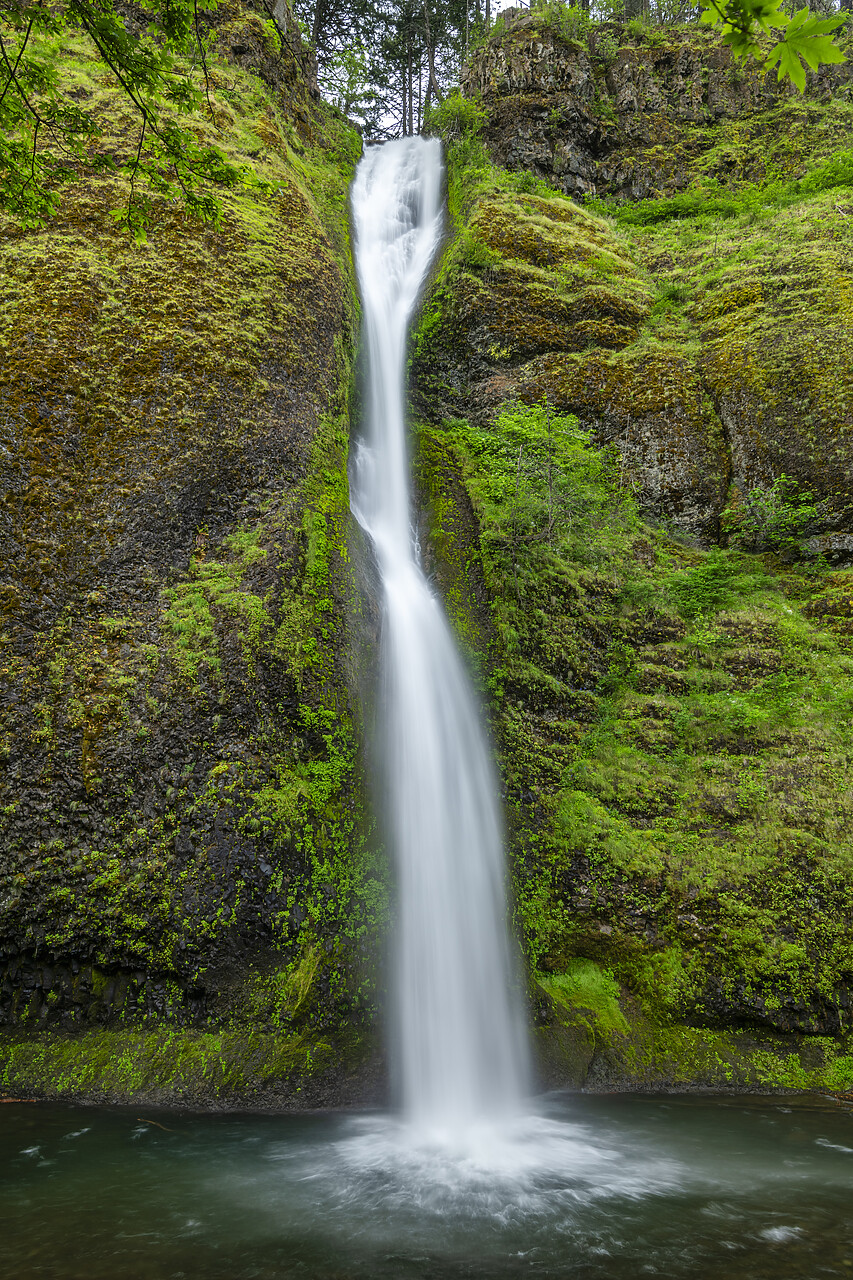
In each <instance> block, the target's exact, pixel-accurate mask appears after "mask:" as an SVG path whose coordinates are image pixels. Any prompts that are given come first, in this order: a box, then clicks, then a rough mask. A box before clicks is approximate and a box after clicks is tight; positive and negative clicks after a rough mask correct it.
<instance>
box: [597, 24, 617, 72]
mask: <svg viewBox="0 0 853 1280" xmlns="http://www.w3.org/2000/svg"><path fill="white" fill-rule="evenodd" d="M618 52H619V41H618V40H617V39H616V36H615V35H614V34H613V32H612V31H599V33H598V35H597V36H596V38H595V56H596V57H597V58H600V59H601V61H602V62H603V63H604V65H605V66H606V67H609V66H610V64H611V63H612V62H615V61H616V55H617V53H618Z"/></svg>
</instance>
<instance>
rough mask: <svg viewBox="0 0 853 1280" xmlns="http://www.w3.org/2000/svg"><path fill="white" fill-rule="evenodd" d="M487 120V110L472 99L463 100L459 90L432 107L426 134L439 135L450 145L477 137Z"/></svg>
mask: <svg viewBox="0 0 853 1280" xmlns="http://www.w3.org/2000/svg"><path fill="white" fill-rule="evenodd" d="M485 119H486V112H485V110H484V109H483V108H482V107H481V106H480V105H479V103H477V102H474V101H473V100H472V99H471V98H463V96H462V94H461V92H460V90H459V89H454V90H453V92H452V93H449V94H448V95H447V97H446V98H445V99H444V102H442V103H441V104H440V105H437V106H434V107H430V109H429V111H428V112H427V115H426V123H425V127H424V132H425V133H428V134H433V135H437V136H438V137H439V138H441V140H442V141H443V142H444V143H446V144H448V145H449V144H450V143H452V142H458V141H460V140H461V139H463V138H473V137H476V136H477V134H478V133H479V132H480V129H481V128H482V126H483V123H484V121H485Z"/></svg>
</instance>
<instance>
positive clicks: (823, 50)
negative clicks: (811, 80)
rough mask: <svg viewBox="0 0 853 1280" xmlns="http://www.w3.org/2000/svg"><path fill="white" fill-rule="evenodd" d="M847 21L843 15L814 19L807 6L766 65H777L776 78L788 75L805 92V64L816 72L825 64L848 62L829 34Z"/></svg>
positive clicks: (789, 28)
mask: <svg viewBox="0 0 853 1280" xmlns="http://www.w3.org/2000/svg"><path fill="white" fill-rule="evenodd" d="M844 21H845V17H844V15H842V16H841V17H835V18H819V17H813V16H812V14H811V13H810V12H809V9H808V7H806V8H803V9H800V10H798V11H797V13H795V14H794V16H793V18H791V21H790V23H789V24H788V29H787V31H786V32H785V39H784V40H782V41H780V42H779V44H777V45H775V46H774V47H773V48H772V49H771V50H770V54H769V56H768V58H767V62H766V63H765V65H766V66H767V67H768V68H770V67H772V66H775V65H776V64H777V63H778V67H777V72H776V74H777V78H778V79H779V80H782V79H784V78H785V77H786V76H787V78H788V79H789V80H791V81H792V82H793V83H794V84H795V85H796V86H797V88H798V89H799V90H800V92H801V93H802V91H803V90H804V89H805V87H806V73H805V69H804V67H803V62H805V63H806V65H807V66H809V67H811V69H812V71H816V70H817V69H818V67H819V66H820V65H821V64H822V63H825V62H845V61H846V59H845V57H844V54H843V53H842V52H841V50H840V49H839V48H838V47H837V46H836V45H834V44H833V43H832V36H831V34H830V33H831V32H832V31H834V30H835V29H836V27H839V26H841V24H842V23H843V22H844Z"/></svg>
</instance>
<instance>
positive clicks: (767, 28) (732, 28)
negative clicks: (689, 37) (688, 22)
mask: <svg viewBox="0 0 853 1280" xmlns="http://www.w3.org/2000/svg"><path fill="white" fill-rule="evenodd" d="M781 4H782V0H702V9H703V12H702V17H701V21H702V22H704V23H705V24H706V25H708V26H711V27H717V28H718V29H719V31H720V35H721V37H722V41H723V44H727V45H728V46H729V48H730V49H731V51H732V53H733V54H734V55H735V57H737V58H748V57H752V58H756V59H758V61H759V62H763V63H764V66H765V68H766V69H767V70H770V68H772V67H776V75H777V78H778V79H779V80H783V79H788V80H791V81H792V83H793V84H795V85H796V86H797V88H798V89H799V90H800V92H801V93H802V91H803V90H804V89H805V87H806V66H808V67H811V69H812V71H816V70H817V69H818V67H819V66H820V65H821V64H822V63H828V62H846V58H845V56H844V54H843V53H842V52H841V50H840V49H839V48H838V46H837V45H836V44H835V43H833V39H832V33H833V32H834V31H836V30H837V28H838V27H840V26H842V25H843V24H844V23H845V22H846V21H847V14H846V13H844V12H842V13H839V14H835V15H834V16H833V17H830V18H826V17H821V16H820V15H819V14H813V13H811V11H810V10H809V7H808V5H806V7H805V8H803V9H799V10H798V11H797V12H796V13H795V14H793V16H791V15H789V14H787V13H785V11H784V10H783V9H782V8H781ZM768 37H769V38H770V39H771V40H774V39H775V40H776V43H775V44H773V45H772V46H771V48H770V51H769V52H767V48H766V45H767V39H768ZM780 37H781V38H780ZM803 64H805V66H804V65H803Z"/></svg>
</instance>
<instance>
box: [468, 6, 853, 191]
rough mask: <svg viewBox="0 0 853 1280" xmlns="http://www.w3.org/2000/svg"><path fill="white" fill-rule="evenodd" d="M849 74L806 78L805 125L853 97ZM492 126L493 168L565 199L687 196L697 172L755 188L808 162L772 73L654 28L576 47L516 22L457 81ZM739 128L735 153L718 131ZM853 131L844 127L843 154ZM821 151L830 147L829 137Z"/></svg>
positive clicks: (544, 27)
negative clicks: (781, 114)
mask: <svg viewBox="0 0 853 1280" xmlns="http://www.w3.org/2000/svg"><path fill="white" fill-rule="evenodd" d="M851 75H853V73H851V70H850V64H849V63H848V64H844V65H841V66H831V67H822V68H820V70H819V71H818V72H816V73H810V76H809V83H808V89H807V93H806V100H805V102H806V105H805V108H804V115H805V116H806V119H808V116H809V113H810V109H811V108H814V109H815V110H814V111H813V113H812V114H820V112H819V104H821V103H824V104H825V103H826V102H827V101H828V100H829V99H831V98H832V97H833V96H834V97H836V98H838V96H839V95H847V94H848V86H849V83H850V79H851ZM461 80H462V87H463V90H464V92H465V93H466V94H469V95H471V96H473V97H477V98H479V99H480V100H481V101H482V102H483V104H484V106H485V107H486V110H487V114H488V119H487V124H486V127H485V130H484V137H485V140H486V142H487V144H488V146H489V149H490V151H491V154H492V156H493V157H494V159H495V160H496V162H497V163H499V164H501V165H504V166H505V167H506V168H508V169H512V170H529V171H530V172H531V173H534V174H536V176H537V177H540V178H544V179H545V180H546V181H547V182H549V183H550V184H551V185H552V186H554V187H556V188H557V189H558V190H562V191H564V192H565V193H566V194H567V195H571V196H582V195H594V194H599V195H609V196H618V197H620V198H622V199H626V200H641V199H644V198H645V197H647V196H650V195H653V194H656V193H659V192H671V191H678V190H682V189H683V188H685V187H686V186H687V185H688V184H689V182H690V181H691V178H692V177H693V176H695V173H696V169H697V161H701V160H702V159H703V158H704V159H706V160H707V164H706V165H705V172H706V174H707V175H708V176H720V177H722V178H724V179H725V178H726V177H728V176H731V175H732V174H733V173H736V174H737V175H738V176H740V177H742V178H748V179H750V180H752V181H757V180H760V179H762V178H764V177H765V176H766V175H767V174H769V173H774V172H781V173H785V172H788V171H789V169H790V168H791V165H792V163H793V164H794V165H796V163H797V161H798V160H799V159H800V158H801V157H800V156H799V155H798V154H797V152H796V151H795V153H794V154H793V155H792V154H791V152H790V140H789V138H788V137H787V136H785V134H786V131H785V130H783V131H782V135H781V136H780V134H779V132H778V130H774V129H773V127H772V124H771V126H770V127H769V128H768V114H767V113H771V118H772V113H773V112H774V111H775V110H776V109H781V108H784V106H785V105H786V104H792V103H793V102H794V101H795V100H798V95H797V94H796V90H794V89H793V88H792V86H791V85H790V84H788V83H787V82H785V83H784V84H782V85H780V84H779V82H778V80H777V78H776V75H775V73H771V72H768V73H762V72H760V71H759V70H758V69H757V64H746V65H744V64H740V63H738V62H736V61H735V60H734V59H733V58H732V57H731V54H730V52H729V50H728V49H726V48H724V47H723V46H722V45H721V44H720V43H719V40H718V39H717V37H716V36H715V35H714V33H712V32H709V31H703V30H701V29H697V28H696V27H692V28H681V29H678V28H670V29H663V28H662V29H658V30H655V31H654V32H650V33H648V34H647V36H646V37H645V38H644V36H643V34H642V33H640V34H639V35H637V36H635V37H633V38H632V37H631V36H630V35H629V34H628V32H627V31H626V29H625V28H624V27H623V26H620V25H619V24H618V23H613V24H604V25H603V26H600V27H598V28H596V29H595V30H594V32H593V34H592V35H591V36H590V37H589V38H585V37H584V38H581V39H570V38H567V37H566V36H565V35H562V34H561V33H560V32H559V31H557V30H555V29H554V28H553V27H552V26H549V25H548V23H547V22H546V20H545V19H544V18H543V17H542V16H540V15H532V14H518V13H517V14H516V15H515V16H513V17H511V18H510V19H508V20H507V22H506V24H505V28H504V30H502V31H501V33H500V35H498V36H495V37H493V38H492V39H491V40H489V41H487V42H486V44H484V45H483V46H482V47H481V48H479V49H477V50H476V51H475V53H474V54H473V55H472V56H471V58H470V60H469V62H468V63H467V65H466V66H465V67H464V68H463V71H462V77H461ZM727 122H731V123H733V124H734V122H737V125H738V127H737V129H736V130H735V131H733V132H732V135H731V139H732V143H733V144H734V145H732V146H731V147H726V146H725V145H724V146H722V147H720V145H719V144H720V142H721V138H720V132H719V130H720V126H722V125H725V124H726V123H727ZM848 130H849V126H846V125H845V123H844V122H843V121H842V120H841V119H839V120H838V121H837V123H836V126H835V130H834V136H835V140H836V144H837V145H843V142H844V140H845V139H846V137H847V136H848ZM822 141H823V143H824V145H825V144H826V143H827V142H830V139H829V138H824V139H823V140H822Z"/></svg>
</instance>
